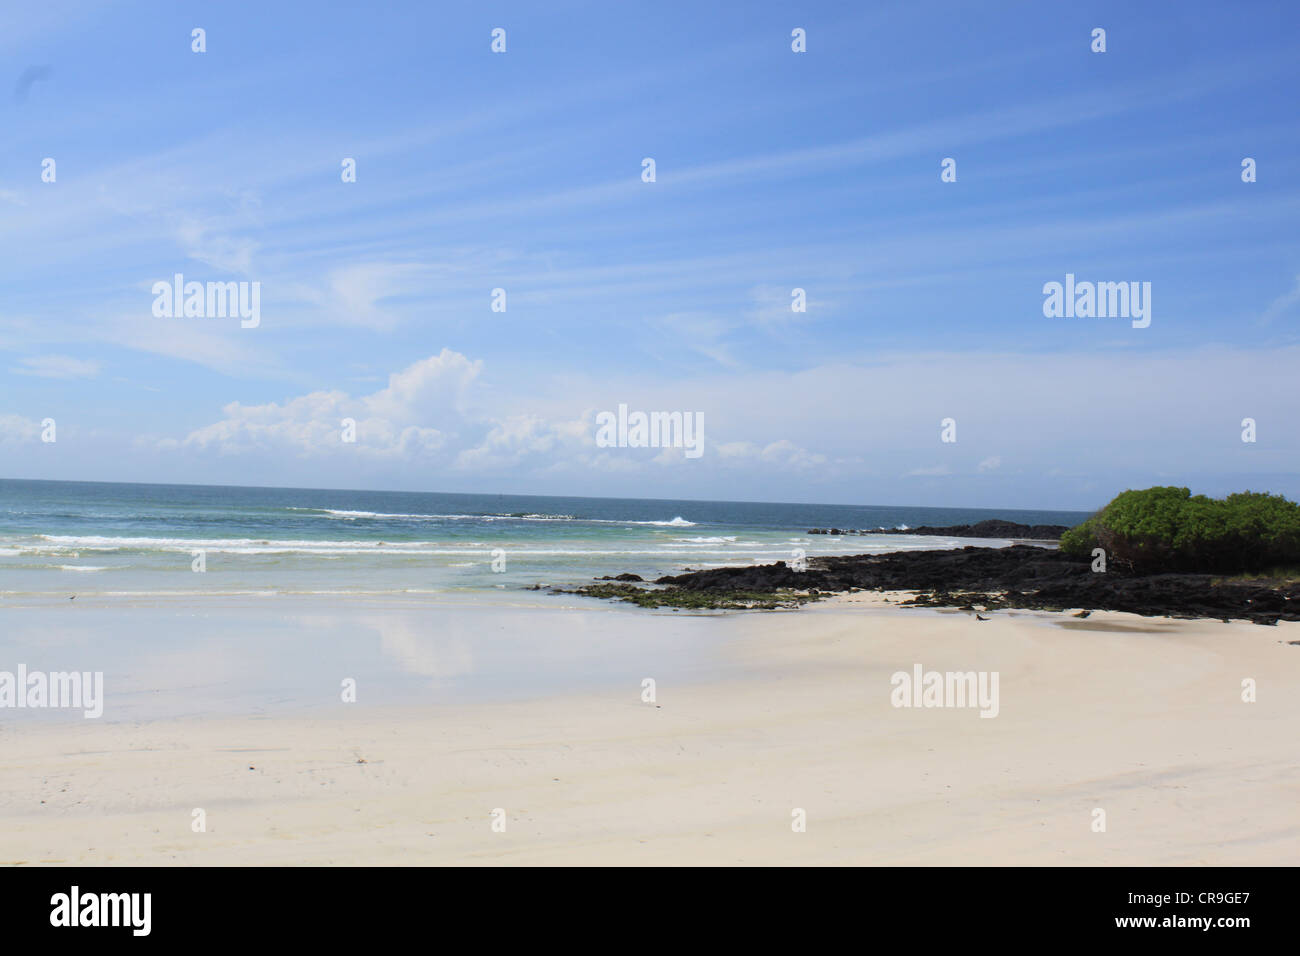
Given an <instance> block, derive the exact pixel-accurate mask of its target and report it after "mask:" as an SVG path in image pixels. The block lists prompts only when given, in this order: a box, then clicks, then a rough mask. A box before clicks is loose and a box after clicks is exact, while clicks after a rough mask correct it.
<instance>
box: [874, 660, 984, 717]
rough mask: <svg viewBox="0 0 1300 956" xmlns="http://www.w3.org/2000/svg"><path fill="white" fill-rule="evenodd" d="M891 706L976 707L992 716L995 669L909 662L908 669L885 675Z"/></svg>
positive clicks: (982, 712) (981, 714)
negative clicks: (935, 668) (927, 666)
mask: <svg viewBox="0 0 1300 956" xmlns="http://www.w3.org/2000/svg"><path fill="white" fill-rule="evenodd" d="M889 683H890V686H891V687H893V690H891V691H890V692H889V702H890V703H891V704H893V705H894V706H895V707H978V708H979V709H980V716H981V717H996V716H997V715H998V710H999V709H1000V705H999V703H998V672H997V671H979V672H978V673H977V672H976V671H947V672H943V671H927V670H924V669H923V668H922V667H921V665H920V664H914V665H912V673H910V674H909V673H908V672H907V671H895V672H894V674H893V675H892V676H891V677H890V678H889Z"/></svg>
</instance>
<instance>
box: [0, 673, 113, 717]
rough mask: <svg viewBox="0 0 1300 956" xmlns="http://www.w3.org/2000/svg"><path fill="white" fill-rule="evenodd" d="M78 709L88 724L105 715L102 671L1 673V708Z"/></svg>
mask: <svg viewBox="0 0 1300 956" xmlns="http://www.w3.org/2000/svg"><path fill="white" fill-rule="evenodd" d="M3 707H19V708H26V707H31V708H41V707H50V708H63V707H67V708H80V709H81V710H82V711H83V712H84V716H85V718H86V719H87V720H94V719H95V718H97V717H100V716H102V715H103V713H104V672H103V671H94V672H93V673H92V672H91V671H84V672H83V671H52V672H50V673H46V672H45V671H28V670H27V665H26V664H19V665H18V673H16V674H15V673H13V672H12V671H0V708H3Z"/></svg>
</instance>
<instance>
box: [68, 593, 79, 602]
mask: <svg viewBox="0 0 1300 956" xmlns="http://www.w3.org/2000/svg"><path fill="white" fill-rule="evenodd" d="M76 599H77V596H76V595H75V594H74V595H72V597H70V598H68V600H69V601H75V600H76Z"/></svg>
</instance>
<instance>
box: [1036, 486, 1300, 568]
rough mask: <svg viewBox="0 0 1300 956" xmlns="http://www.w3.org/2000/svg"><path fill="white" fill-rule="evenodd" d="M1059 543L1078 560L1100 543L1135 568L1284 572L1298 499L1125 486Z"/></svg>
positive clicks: (1292, 548) (1295, 559)
mask: <svg viewBox="0 0 1300 956" xmlns="http://www.w3.org/2000/svg"><path fill="white" fill-rule="evenodd" d="M1060 547H1061V551H1062V552H1064V553H1065V554H1067V555H1070V556H1071V557H1076V558H1090V557H1091V556H1092V554H1093V550H1094V549H1096V548H1101V549H1102V550H1104V551H1105V552H1106V560H1107V563H1108V564H1109V565H1117V566H1118V570H1121V571H1126V572H1130V573H1134V574H1157V573H1161V572H1174V571H1183V572H1203V573H1212V574H1222V575H1237V574H1251V573H1260V576H1261V577H1273V576H1278V575H1279V573H1280V575H1281V576H1285V575H1286V569H1288V568H1290V569H1292V570H1294V568H1295V567H1296V566H1298V565H1300V505H1298V504H1296V503H1295V502H1294V501H1290V500H1288V499H1287V498H1284V497H1283V496H1281V495H1273V494H1265V493H1260V492H1253V491H1244V492H1240V493H1237V494H1231V495H1228V496H1227V497H1225V498H1209V497H1206V496H1205V495H1193V494H1191V492H1190V491H1189V490H1188V489H1186V488H1178V487H1168V486H1163V487H1156V488H1146V489H1143V490H1137V491H1135V490H1130V491H1125V492H1123V493H1121V494H1119V495H1116V496H1115V498H1113V499H1112V500H1111V502H1110V503H1109V504H1108V505H1106V506H1105V507H1104V508H1102V509H1101V510H1100V511H1099V512H1097V514H1095V515H1093V516H1092V517H1091V518H1089V519H1088V520H1087V521H1085V522H1083V523H1082V524H1079V525H1076V526H1075V527H1073V528H1071V529H1070V530H1069V531H1066V532H1065V533H1064V534H1063V535H1061V542H1060ZM1261 572H1263V573H1261Z"/></svg>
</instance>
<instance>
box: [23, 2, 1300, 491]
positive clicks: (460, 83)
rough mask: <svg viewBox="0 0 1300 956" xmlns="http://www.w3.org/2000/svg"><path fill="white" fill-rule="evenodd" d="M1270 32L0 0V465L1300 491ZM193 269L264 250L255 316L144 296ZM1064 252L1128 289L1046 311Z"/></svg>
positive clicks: (1241, 22) (952, 14) (1103, 9)
mask: <svg viewBox="0 0 1300 956" xmlns="http://www.w3.org/2000/svg"><path fill="white" fill-rule="evenodd" d="M195 27H202V28H203V29H204V30H205V31H206V42H207V52H205V53H202V54H199V53H194V52H192V51H191V30H192V29H193V28H195ZM496 27H501V28H503V29H505V30H506V38H507V51H506V52H505V53H504V54H494V53H492V52H491V50H490V43H491V36H490V34H491V31H492V30H493V28H496ZM796 27H800V28H803V29H804V30H806V31H807V47H808V49H807V52H806V53H802V54H797V53H794V52H792V51H791V48H790V44H791V37H790V34H791V30H792V29H794V28H796ZM1096 27H1102V28H1104V29H1105V30H1106V31H1107V36H1106V42H1107V50H1106V52H1105V53H1093V52H1092V51H1091V49H1090V44H1091V32H1092V30H1093V29H1094V28H1096ZM1298 28H1300V7H1296V6H1295V5H1293V4H1279V3H1249V2H1248V3H1236V4H1217V3H1215V4H1212V3H1180V4H1164V3H1161V4H1133V3H1130V2H1125V3H1080V4H1068V5H1066V4H1056V3H1039V2H1024V3H990V4H969V3H958V2H953V3H926V2H916V0H912V2H900V3H890V2H881V3H874V2H873V3H871V4H846V3H839V4H831V3H810V4H791V3H764V2H745V3H717V4H707V5H701V4H685V3H662V2H657V3H620V4H586V3H564V2H559V3H548V4H545V5H538V4H526V3H520V4H508V3H490V4H460V5H448V4H430V3H404V2H396V3H389V4H383V5H378V6H377V7H376V8H375V9H367V8H366V7H365V6H364V5H358V6H345V7H340V8H338V9H337V10H334V9H331V8H330V6H329V5H323V4H320V3H295V2H281V3H275V4H264V3H244V2H221V3H215V2H213V3H190V4H185V5H177V4H163V3H130V2H116V3H107V2H104V3H96V2H57V0H56V2H51V3H47V4H42V5H40V6H37V5H32V4H25V5H9V6H8V7H7V8H6V9H5V10H4V11H3V12H0V50H2V51H3V61H4V63H5V66H6V68H7V70H8V78H7V79H6V80H5V83H7V84H10V85H9V86H7V87H6V86H4V85H0V111H2V112H3V115H4V127H5V146H4V148H3V150H0V244H2V248H0V252H2V253H3V255H2V256H0V263H2V265H0V269H2V270H3V284H4V286H3V287H4V290H5V295H4V298H3V300H0V476H4V477H27V478H66V479H83V480H116V481H159V482H197V483H216V484H226V483H237V484H260V485H309V486H322V487H368V488H396V489H411V490H433V491H487V492H503V493H522V494H526V493H537V494H579V495H581V494H591V495H609V496H631V497H642V496H645V497H697V498H736V499H758V500H786V501H826V502H850V503H865V504H924V505H951V506H963V505H965V506H987V507H1045V508H1052V507H1059V508H1088V507H1092V506H1094V505H1097V504H1100V503H1103V502H1104V501H1105V500H1107V499H1109V497H1110V496H1111V495H1112V494H1114V493H1115V492H1116V491H1118V490H1121V489H1122V488H1124V487H1139V486H1145V485H1149V484H1156V483H1161V484H1169V483H1174V484H1188V485H1191V486H1193V488H1194V489H1195V490H1197V491H1205V492H1209V493H1223V492H1226V491H1231V490H1239V489H1242V488H1252V489H1265V490H1273V491H1280V492H1283V493H1287V494H1289V495H1291V496H1292V497H1295V496H1297V495H1300V442H1298V441H1297V434H1298V433H1297V429H1296V415H1297V410H1298V409H1300V376H1298V375H1297V374H1296V369H1297V368H1300V336H1297V333H1296V328H1297V322H1298V321H1300V229H1298V228H1297V225H1296V224H1297V222H1300V125H1298V124H1297V105H1296V104H1297V99H1296V89H1297V83H1296V81H1297V76H1298V75H1300V29H1298ZM46 157H51V158H53V159H54V160H55V161H56V164H57V166H56V170H57V179H56V181H55V182H54V183H45V182H42V181H41V163H42V160H43V159H44V158H46ZM345 157H352V158H354V159H355V160H356V164H357V181H356V182H355V183H343V182H342V181H341V177H340V164H341V162H342V160H343V159H344V158H345ZM645 157H652V158H654V160H655V162H656V173H657V180H656V182H654V183H645V182H642V180H641V168H642V167H641V164H642V159H643V158H645ZM945 157H952V158H954V159H955V160H956V162H957V181H956V182H952V183H944V182H941V181H940V175H939V174H940V162H941V160H943V159H944V158H945ZM1244 157H1252V158H1254V159H1255V160H1256V162H1257V169H1258V181H1257V182H1254V183H1243V182H1242V180H1241V175H1240V173H1241V161H1242V159H1243V158H1244ZM177 272H180V273H183V274H184V275H185V277H186V279H187V280H197V281H200V282H206V281H250V282H252V281H256V282H259V283H260V284H261V296H262V300H261V324H260V325H259V326H258V327H257V328H249V329H244V328H241V327H240V325H239V322H238V321H237V320H229V319H217V318H188V319H185V318H175V319H172V318H156V317H155V316H154V315H153V314H152V309H151V307H152V303H153V295H152V294H151V291H150V289H151V286H152V284H153V283H154V282H155V281H158V280H168V279H170V277H171V276H172V275H173V274H175V273H177ZM1066 273H1073V274H1075V275H1076V276H1077V277H1078V278H1079V279H1080V280H1087V279H1091V280H1094V281H1139V282H1150V283H1151V288H1152V322H1151V325H1150V327H1149V328H1145V329H1134V328H1132V327H1131V326H1130V324H1129V322H1128V321H1127V320H1124V319H1121V318H1104V319H1102V318H1086V319H1085V318H1074V319H1065V318H1046V317H1044V315H1043V310H1042V304H1043V298H1044V297H1043V293H1042V287H1043V284H1044V283H1046V282H1050V281H1062V280H1063V279H1064V276H1065V275H1066ZM796 287H798V288H803V289H805V290H806V293H807V298H808V309H807V312H806V313H803V314H796V313H792V312H791V310H790V295H791V290H792V289H793V288H796ZM494 288H504V289H505V290H506V293H507V303H508V305H507V311H506V312H504V313H498V312H493V311H491V309H490V307H489V306H490V296H491V291H492V290H493V289H494ZM619 403H626V404H628V405H629V406H630V407H631V408H633V409H638V408H639V409H645V410H681V411H689V412H699V413H700V414H702V415H703V418H704V422H705V436H706V442H707V444H706V451H705V454H704V455H703V456H702V457H700V458H699V459H694V460H691V459H685V458H684V457H683V456H682V455H680V454H675V453H673V452H672V451H669V452H659V451H654V450H643V449H619V448H598V447H596V446H595V445H594V442H593V438H594V435H595V425H594V422H595V416H596V415H597V413H599V412H600V411H604V410H612V409H615V408H616V407H617V405H618V404H619ZM343 417H352V418H355V419H356V420H357V421H358V423H359V437H358V441H357V442H356V443H354V444H345V443H342V442H341V441H340V440H339V422H340V420H341V418H343ZM946 417H951V418H954V419H955V420H956V422H957V441H956V442H955V443H942V442H941V441H940V421H941V420H942V419H944V418H946ZM1246 417H1251V418H1254V419H1255V420H1256V422H1257V428H1258V440H1257V441H1256V442H1254V443H1244V442H1242V441H1241V420H1242V419H1243V418H1246ZM45 418H53V419H54V420H55V421H56V422H57V429H58V431H57V441H56V442H54V443H52V444H51V443H44V442H41V441H40V440H39V437H38V436H39V423H40V422H41V421H42V420H43V419H45Z"/></svg>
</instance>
